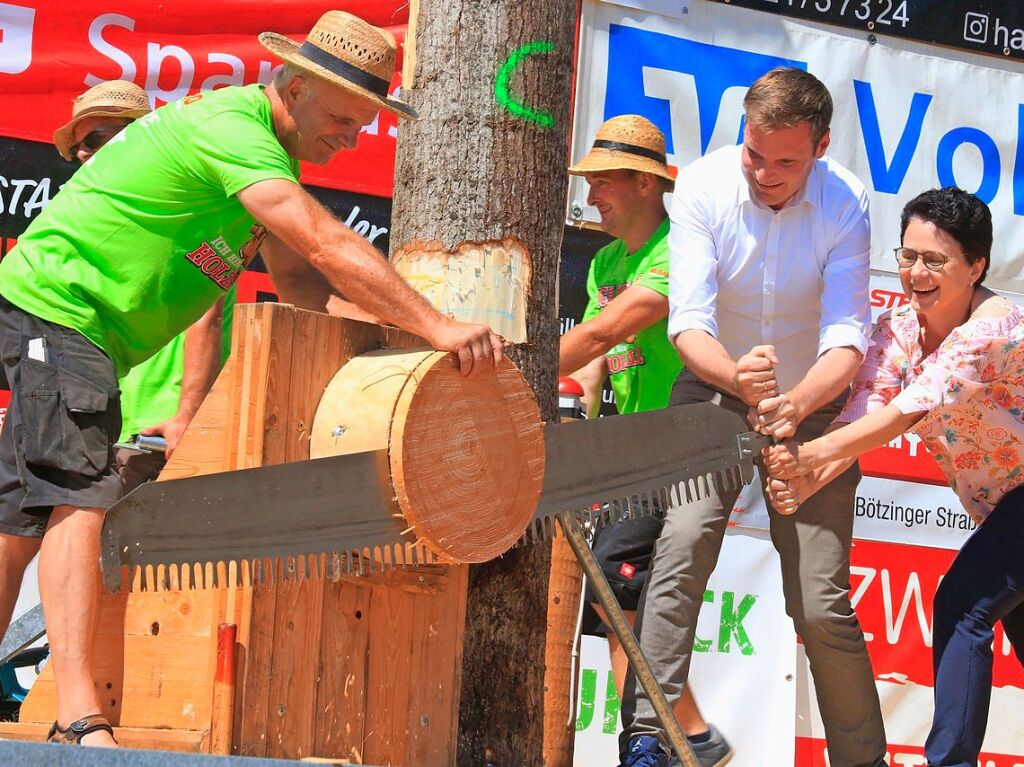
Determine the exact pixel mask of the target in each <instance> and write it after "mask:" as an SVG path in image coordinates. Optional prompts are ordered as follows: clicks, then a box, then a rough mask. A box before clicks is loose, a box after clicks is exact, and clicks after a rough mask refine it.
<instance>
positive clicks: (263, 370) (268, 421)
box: [249, 304, 314, 466]
mask: <svg viewBox="0 0 1024 767" xmlns="http://www.w3.org/2000/svg"><path fill="white" fill-rule="evenodd" d="M264 312H265V314H266V324H265V325H264V327H265V329H266V331H265V332H266V333H267V337H266V338H265V341H266V343H265V347H264V348H263V349H261V353H260V357H259V367H258V368H254V369H253V370H254V376H255V375H256V374H257V371H258V375H259V376H261V379H260V380H259V381H256V380H254V381H253V388H252V390H251V392H250V397H251V398H252V399H253V400H257V401H262V412H260V411H259V407H258V406H257V419H258V420H257V421H256V422H254V423H253V424H252V427H251V429H250V436H251V437H252V438H253V440H254V445H255V442H256V441H259V440H262V445H261V446H260V447H259V449H258V450H254V451H253V454H252V456H251V458H250V459H249V460H250V461H251V463H250V464H249V465H252V466H272V465H274V464H278V463H286V462H288V461H289V460H292V461H294V460H298V457H293V454H294V451H293V450H292V449H291V445H290V443H291V441H292V440H291V437H292V410H293V407H294V405H293V402H292V385H293V384H292V382H293V381H295V382H296V388H297V389H299V388H301V387H300V386H299V385H298V381H300V380H301V378H299V376H301V375H302V374H303V373H306V374H308V369H309V367H310V360H312V358H313V356H314V354H313V347H310V346H305V345H304V344H303V341H305V342H306V343H308V341H309V339H308V337H306V338H305V339H304V338H303V334H302V332H301V331H302V325H303V323H301V322H299V321H298V312H297V311H296V310H289V309H286V308H285V307H282V306H280V305H277V304H269V305H267V306H265V307H264ZM293 349H297V350H298V353H297V354H293V353H292V350H293Z"/></svg>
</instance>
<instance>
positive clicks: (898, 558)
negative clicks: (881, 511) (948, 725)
mask: <svg viewBox="0 0 1024 767" xmlns="http://www.w3.org/2000/svg"><path fill="white" fill-rule="evenodd" d="M956 554H957V552H955V551H949V550H948V549H933V548H927V547H924V546H905V545H900V544H894V543H873V542H870V541H856V542H854V544H853V549H852V551H851V554H850V561H851V568H850V596H851V601H852V602H853V606H854V609H855V610H856V611H857V618H858V619H859V620H860V624H861V628H863V629H864V638H865V640H866V641H867V646H868V652H869V653H870V655H871V665H872V667H873V668H874V670H875V676H876V677H878V678H880V679H881V678H889V679H890V680H891V681H897V682H899V683H901V684H918V685H922V686H925V687H932V686H933V685H934V684H935V682H934V674H933V672H932V625H933V624H932V616H933V612H932V601H933V600H934V598H935V592H936V590H937V589H938V587H939V582H940V581H941V580H942V576H943V575H945V573H946V571H947V570H948V569H949V566H950V565H951V564H952V562H953V559H954V558H955V557H956ZM993 655H994V666H993V685H994V686H995V687H1003V686H1006V685H1011V686H1013V687H1021V688H1024V668H1021V665H1020V663H1019V662H1018V661H1017V657H1016V655H1015V654H1014V652H1013V649H1012V648H1011V647H1010V643H1009V642H1008V641H1007V640H1006V634H1005V632H1004V631H1003V627H1002V624H999V623H997V624H996V627H995V642H994V645H993Z"/></svg>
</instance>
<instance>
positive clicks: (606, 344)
mask: <svg viewBox="0 0 1024 767" xmlns="http://www.w3.org/2000/svg"><path fill="white" fill-rule="evenodd" d="M667 316H668V297H667V296H663V295H662V294H661V293H659V292H658V291H656V290H652V289H651V288H648V287H646V286H644V285H632V286H631V287H629V288H626V290H624V291H623V292H622V293H620V294H619V295H618V296H616V297H615V298H614V299H612V301H611V302H610V303H609V304H608V305H607V306H605V307H604V308H603V309H601V311H600V312H599V313H598V314H597V316H596V317H594V318H592V319H589V320H587V321H586V322H583V323H580V324H579V325H577V326H576V327H574V328H573V329H572V330H570V331H569V332H568V333H566V334H565V335H564V336H562V340H561V343H560V345H559V347H558V372H559V375H568V374H571V373H572V372H573V371H576V370H579V369H580V368H582V367H583V366H585V365H587V364H588V363H590V361H591V360H593V359H594V358H596V357H600V356H601V355H603V354H604V353H605V352H607V351H608V350H609V349H611V348H612V347H613V346H615V344H617V343H619V342H620V341H622V340H624V339H626V338H629V337H630V336H632V335H635V334H636V333H637V332H639V331H641V330H643V329H644V328H646V327H650V326H651V325H653V324H654V323H655V322H658V321H660V320H663V319H665V317H667ZM573 377H574V378H575V376H573ZM584 388H586V387H584Z"/></svg>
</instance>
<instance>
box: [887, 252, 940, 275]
mask: <svg viewBox="0 0 1024 767" xmlns="http://www.w3.org/2000/svg"><path fill="white" fill-rule="evenodd" d="M893 253H895V254H896V263H897V264H899V265H900V269H910V268H912V267H913V266H914V264H916V263H917V259H919V258H920V259H921V261H922V262H923V263H924V268H925V269H927V270H928V271H930V272H938V271H941V270H942V267H944V266H945V265H946V263H947V262H948V261H949V256H947V255H946V254H945V253H938V252H936V251H934V250H925V251H917V250H911V249H910V248H893Z"/></svg>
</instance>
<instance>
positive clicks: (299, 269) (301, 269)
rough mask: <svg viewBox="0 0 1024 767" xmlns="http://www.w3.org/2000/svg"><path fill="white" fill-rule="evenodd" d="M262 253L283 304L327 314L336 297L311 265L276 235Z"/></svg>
mask: <svg viewBox="0 0 1024 767" xmlns="http://www.w3.org/2000/svg"><path fill="white" fill-rule="evenodd" d="M260 253H261V254H262V256H263V261H264V262H265V263H266V265H267V270H268V271H269V272H270V278H271V279H272V280H273V281H274V287H275V288H276V289H277V295H278V296H279V297H280V299H281V300H282V301H283V302H284V303H287V304H294V305H295V306H298V307H299V308H300V309H310V310H311V311H314V312H324V311H327V302H328V300H329V299H330V297H331V295H332V293H333V291H332V290H331V285H330V283H329V282H327V280H326V279H325V278H324V276H323V275H322V274H320V272H318V271H317V270H316V269H314V268H313V266H312V264H310V263H309V261H307V260H306V259H304V258H303V257H302V256H300V255H299V254H298V253H296V252H295V251H294V250H292V249H291V248H289V247H288V246H287V245H285V244H284V242H282V241H281V238H279V237H277V236H276V235H273V234H268V235H267V237H266V239H264V240H263V244H262V245H261V246H260Z"/></svg>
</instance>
